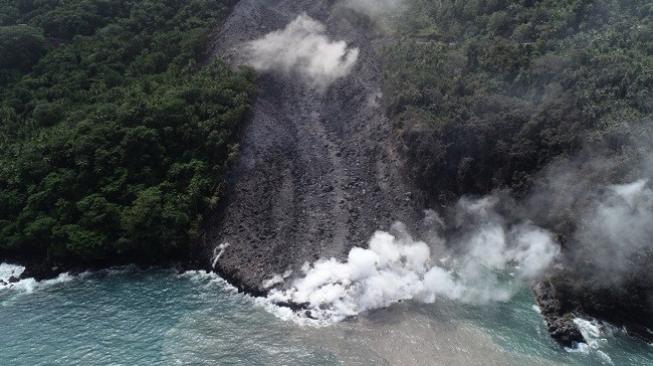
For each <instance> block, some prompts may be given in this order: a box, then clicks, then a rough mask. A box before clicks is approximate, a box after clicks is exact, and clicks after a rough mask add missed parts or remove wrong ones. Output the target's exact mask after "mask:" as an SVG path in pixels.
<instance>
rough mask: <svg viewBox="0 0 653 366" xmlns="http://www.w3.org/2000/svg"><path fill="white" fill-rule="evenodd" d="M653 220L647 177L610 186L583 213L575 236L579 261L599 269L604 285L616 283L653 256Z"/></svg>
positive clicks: (652, 198)
mask: <svg viewBox="0 0 653 366" xmlns="http://www.w3.org/2000/svg"><path fill="white" fill-rule="evenodd" d="M652 223H653V191H652V190H651V189H650V188H649V186H648V180H647V179H639V180H637V181H635V182H633V183H629V184H621V185H611V186H608V187H607V189H606V190H604V191H603V192H602V193H601V194H600V195H599V197H598V199H597V200H596V201H595V202H593V203H592V205H590V206H589V207H588V208H586V209H585V210H584V212H583V213H582V215H581V219H580V228H579V230H577V231H576V233H575V236H574V240H575V242H576V244H577V245H576V248H577V250H576V253H575V257H576V258H575V261H576V263H577V264H579V262H581V261H582V262H585V264H589V265H590V268H591V270H594V271H596V270H599V271H600V273H595V275H597V276H599V277H600V278H601V284H602V285H603V286H606V285H614V284H616V282H619V281H621V280H622V279H623V277H624V276H625V275H627V274H629V273H635V272H636V271H637V270H638V269H641V268H642V267H643V266H646V264H647V261H648V260H649V259H650V258H651V254H652V252H653V225H652ZM649 268H650V267H649Z"/></svg>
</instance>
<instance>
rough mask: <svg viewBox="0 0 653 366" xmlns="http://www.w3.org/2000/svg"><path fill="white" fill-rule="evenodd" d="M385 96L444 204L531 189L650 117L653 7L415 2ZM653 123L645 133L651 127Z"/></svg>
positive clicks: (624, 139)
mask: <svg viewBox="0 0 653 366" xmlns="http://www.w3.org/2000/svg"><path fill="white" fill-rule="evenodd" d="M410 8H411V10H410V11H409V12H408V13H406V14H405V15H403V16H401V17H400V19H399V21H398V22H397V24H398V26H397V28H398V29H397V31H396V33H397V41H396V42H393V43H392V45H390V46H388V47H387V48H386V50H385V52H384V53H385V57H386V65H385V72H384V83H385V86H384V89H385V90H384V96H385V99H386V106H387V111H388V114H389V115H390V116H391V117H392V118H393V120H394V121H395V125H396V128H397V130H398V131H399V133H400V135H401V137H402V139H403V145H404V146H405V149H406V152H407V156H408V161H409V167H410V169H411V173H412V174H413V175H414V177H415V178H417V180H418V182H420V183H421V185H422V186H423V187H424V188H425V189H427V190H429V191H430V193H431V196H432V197H434V200H437V201H440V202H442V201H451V200H453V199H455V198H456V197H458V196H459V195H460V194H469V193H472V194H485V193H488V192H489V191H491V190H492V189H495V188H512V189H513V190H514V191H516V192H518V193H519V192H524V191H526V190H527V189H528V188H529V187H530V186H531V184H532V181H533V179H534V178H533V177H534V176H535V173H536V172H537V171H539V170H540V169H541V168H542V167H544V166H545V165H546V164H547V163H549V162H551V161H552V159H554V158H556V157H558V156H561V155H564V154H572V153H574V152H575V151H576V150H578V149H581V148H583V147H585V146H588V145H592V146H601V147H603V148H605V149H606V150H608V151H610V152H612V153H617V152H619V153H624V154H627V153H629V152H624V150H627V149H628V147H629V142H628V141H629V138H630V137H629V136H628V133H629V131H636V130H637V129H638V128H639V127H638V126H640V127H641V126H644V124H643V122H644V121H646V120H647V119H648V121H649V122H650V118H651V117H650V116H651V115H652V113H653V94H652V93H653V91H652V90H653V2H651V1H649V0H605V1H595V0H569V1H557V0H540V1H537V0H470V1H460V0H456V1H452V0H448V1H430V0H414V1H411V2H410ZM648 125H650V123H649V124H648Z"/></svg>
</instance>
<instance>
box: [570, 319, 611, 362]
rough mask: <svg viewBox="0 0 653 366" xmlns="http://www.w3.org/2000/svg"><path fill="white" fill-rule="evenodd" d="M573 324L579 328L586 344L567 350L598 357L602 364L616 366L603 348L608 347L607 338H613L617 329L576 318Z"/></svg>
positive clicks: (593, 320)
mask: <svg viewBox="0 0 653 366" xmlns="http://www.w3.org/2000/svg"><path fill="white" fill-rule="evenodd" d="M573 322H574V324H576V326H577V327H578V330H579V331H580V333H581V334H582V335H583V338H585V341H586V343H579V344H578V345H577V346H576V347H575V348H567V351H568V352H571V353H582V354H585V355H596V357H597V358H598V359H599V361H600V362H601V363H602V364H604V365H614V362H613V361H612V358H611V357H610V356H609V355H608V354H607V353H605V352H604V351H603V350H601V348H603V347H604V346H605V345H607V343H608V339H607V337H609V336H612V335H613V334H614V331H615V329H614V328H613V327H612V326H610V325H608V324H605V323H603V322H600V321H598V320H595V319H592V320H587V319H583V318H574V320H573Z"/></svg>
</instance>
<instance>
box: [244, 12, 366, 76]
mask: <svg viewBox="0 0 653 366" xmlns="http://www.w3.org/2000/svg"><path fill="white" fill-rule="evenodd" d="M358 53H359V51H358V48H351V47H349V46H348V45H347V43H346V42H345V41H331V40H330V39H329V37H327V35H326V27H325V26H324V24H322V23H320V22H318V21H316V20H314V19H312V18H311V17H309V16H308V15H306V14H302V15H300V16H298V17H297V19H295V20H294V21H292V22H291V23H290V24H288V25H287V26H286V27H285V28H284V29H282V30H278V31H275V32H272V33H269V34H267V35H266V36H264V37H263V38H260V39H257V40H255V41H251V42H248V43H247V44H246V45H245V56H246V59H247V63H248V64H249V65H250V66H252V67H253V68H254V69H256V70H259V71H263V72H267V71H278V72H283V73H285V74H286V75H291V74H294V73H297V74H299V75H300V76H301V77H302V78H303V79H304V80H305V81H306V82H307V83H308V84H309V85H310V86H312V87H315V88H326V87H327V86H329V85H330V84H331V83H333V82H334V81H336V80H338V79H340V78H343V77H345V76H347V75H348V74H349V73H350V72H351V70H352V68H353V67H354V65H355V64H356V60H357V59H358Z"/></svg>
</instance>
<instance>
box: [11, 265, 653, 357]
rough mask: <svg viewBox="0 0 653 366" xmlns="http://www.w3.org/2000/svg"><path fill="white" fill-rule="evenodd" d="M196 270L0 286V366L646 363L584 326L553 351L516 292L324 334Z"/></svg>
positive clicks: (406, 310)
mask: <svg viewBox="0 0 653 366" xmlns="http://www.w3.org/2000/svg"><path fill="white" fill-rule="evenodd" d="M274 312H275V309H274V308H272V307H270V306H269V305H265V303H264V302H263V301H261V300H254V299H252V298H250V297H248V296H244V295H242V294H238V293H236V292H235V291H233V289H231V288H230V287H229V286H228V285H226V284H225V283H224V282H223V281H222V280H220V279H219V278H216V277H215V276H212V275H208V274H203V273H186V274H182V275H179V274H176V273H173V272H171V271H163V270H160V271H138V270H134V269H123V270H114V271H103V272H98V273H93V274H84V275H81V276H77V277H61V278H59V279H58V280H55V281H49V282H47V283H40V284H37V283H34V282H27V283H26V282H22V283H19V284H18V285H16V286H15V288H13V289H8V288H4V289H2V288H1V287H0V317H1V318H0V344H1V345H2V348H1V349H0V365H17V366H22V365H25V366H37V365H67V366H68V365H71V366H73V365H604V364H607V365H609V364H613V365H653V347H651V346H649V345H646V344H641V343H638V342H634V341H631V340H630V339H628V338H627V337H625V336H624V335H623V334H621V332H619V331H616V330H611V329H609V328H606V329H603V330H599V329H598V328H594V327H592V326H591V325H589V324H585V327H586V328H587V331H588V332H591V331H595V332H598V333H596V334H594V335H591V337H590V340H591V341H590V342H589V343H590V346H587V347H585V348H584V349H582V350H575V351H565V350H562V349H560V348H558V347H557V346H556V345H555V344H553V342H552V341H551V340H550V339H549V337H548V335H547V334H546V331H545V328H544V324H543V323H542V320H541V318H540V316H539V315H538V313H537V312H536V309H535V308H534V306H533V303H532V299H531V297H530V295H529V293H528V292H527V291H524V292H523V293H521V294H519V295H518V296H517V297H516V298H514V299H513V300H512V301H510V302H508V303H494V304H490V305H485V306H466V305H465V306H463V305H460V304H456V303H453V302H448V301H447V302H445V301H441V302H436V303H435V304H430V305H419V304H413V303H402V304H398V305H395V306H393V307H391V308H389V309H384V310H377V311H374V312H371V313H369V314H365V315H363V316H360V317H358V318H357V319H353V320H349V321H345V322H341V323H338V324H335V325H332V326H329V327H322V328H316V327H311V326H299V325H297V324H296V323H294V322H292V321H288V320H282V319H280V318H279V317H277V316H275V315H274V314H273V313H274Z"/></svg>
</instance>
